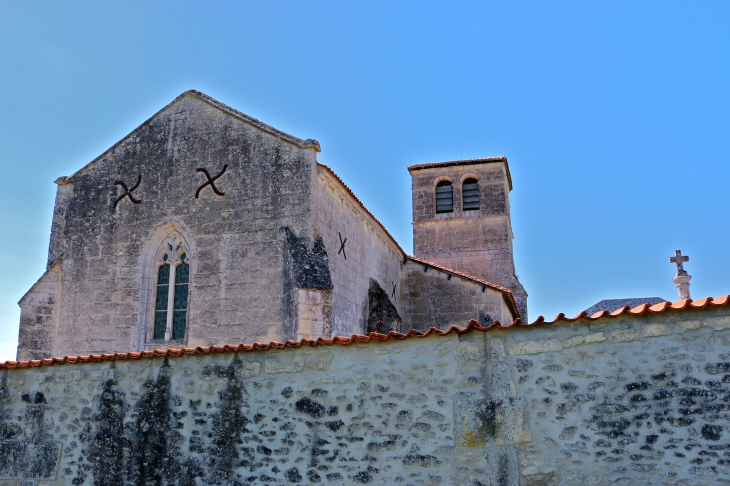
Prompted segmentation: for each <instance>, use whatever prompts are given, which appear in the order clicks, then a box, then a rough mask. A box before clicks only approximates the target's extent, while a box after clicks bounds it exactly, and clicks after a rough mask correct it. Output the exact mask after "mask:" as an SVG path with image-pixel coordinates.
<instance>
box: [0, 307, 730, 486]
mask: <svg viewBox="0 0 730 486" xmlns="http://www.w3.org/2000/svg"><path fill="white" fill-rule="evenodd" d="M729 344H730V309H728V308H727V307H723V308H718V309H711V308H706V309H704V310H684V311H671V310H668V311H666V312H664V313H662V314H651V313H645V314H643V315H641V316H638V317H631V316H626V315H623V316H621V317H618V318H601V319H599V320H595V321H589V320H586V319H584V320H581V321H577V322H575V323H559V324H555V325H552V326H551V325H544V324H542V325H541V324H538V325H535V326H533V327H523V326H516V327H512V328H510V329H508V330H500V329H491V330H489V331H488V332H481V331H479V330H476V329H473V330H471V331H469V332H467V333H465V334H461V335H459V334H456V333H449V334H447V335H445V336H436V335H431V336H429V337H426V338H420V339H419V338H410V339H406V340H394V339H391V340H389V341H387V342H376V341H374V340H373V341H371V342H369V343H359V342H354V343H353V344H352V345H349V346H343V345H341V344H333V345H331V346H324V345H320V346H317V347H308V346H304V347H301V348H299V349H292V348H288V349H283V350H275V349H272V350H270V351H265V352H264V351H255V352H249V351H240V352H230V351H229V352H226V353H224V354H217V353H213V354H210V355H207V356H206V355H205V354H197V355H183V356H180V357H169V358H162V357H158V358H155V359H148V358H143V359H141V360H136V361H135V360H129V361H122V360H119V361H115V362H110V361H103V362H98V363H88V364H66V365H55V366H42V367H35V368H34V367H30V368H23V369H4V370H0V485H3V486H5V485H8V486H9V485H12V486H16V485H22V486H30V485H38V484H78V485H81V484H226V485H228V484H234V485H245V484H250V485H253V484H256V485H280V484H337V485H342V484H386V485H390V484H404V485H409V484H410V485H439V484H448V485H472V486H478V485H490V486H502V485H518V484H519V485H564V484H565V485H567V484H589V485H614V484H629V485H631V484H668V485H673V484H682V485H704V484H726V483H728V482H730V467H728V465H729V464H728V461H729V460H730V445H729V444H730V430H728V423H730V422H729V421H728V408H730V405H729V403H730V355H728V348H729V346H728V345H729ZM232 349H235V348H232Z"/></svg>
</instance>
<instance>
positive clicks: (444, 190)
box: [436, 181, 454, 213]
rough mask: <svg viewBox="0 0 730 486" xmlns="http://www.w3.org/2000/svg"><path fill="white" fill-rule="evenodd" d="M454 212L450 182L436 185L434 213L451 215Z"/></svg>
mask: <svg viewBox="0 0 730 486" xmlns="http://www.w3.org/2000/svg"><path fill="white" fill-rule="evenodd" d="M453 211H454V191H453V188H452V187H451V182H449V181H441V182H439V183H438V184H436V212H437V213H451V212H453Z"/></svg>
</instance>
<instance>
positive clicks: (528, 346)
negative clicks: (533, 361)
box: [508, 339, 563, 356]
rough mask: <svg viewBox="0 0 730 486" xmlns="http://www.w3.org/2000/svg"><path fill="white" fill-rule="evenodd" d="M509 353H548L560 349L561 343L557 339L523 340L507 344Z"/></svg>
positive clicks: (561, 347)
mask: <svg viewBox="0 0 730 486" xmlns="http://www.w3.org/2000/svg"><path fill="white" fill-rule="evenodd" d="M508 349H509V354H510V355H512V356H519V355H522V354H537V353H548V352H551V351H560V350H561V349H563V344H562V343H561V342H560V341H558V340H557V339H545V340H541V341H523V342H516V343H512V344H510V345H509V346H508Z"/></svg>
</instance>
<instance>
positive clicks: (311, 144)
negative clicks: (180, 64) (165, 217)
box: [66, 89, 322, 182]
mask: <svg viewBox="0 0 730 486" xmlns="http://www.w3.org/2000/svg"><path fill="white" fill-rule="evenodd" d="M187 95H190V96H194V97H195V98H197V99H199V100H200V101H203V102H205V103H208V104H209V105H211V106H213V107H215V108H217V109H219V110H221V111H223V112H225V113H227V114H229V115H231V116H235V117H236V118H238V119H240V120H242V121H245V122H247V123H249V124H251V125H253V126H255V127H257V128H259V129H261V130H263V131H265V132H268V133H269V134H270V135H273V136H275V137H278V138H280V139H282V140H285V141H287V142H289V143H293V144H294V145H296V146H297V147H299V148H314V149H315V150H316V151H317V152H321V151H322V149H321V147H320V146H319V142H318V141H316V140H314V139H312V138H308V139H306V140H302V139H301V138H298V137H295V136H294V135H290V134H288V133H286V132H283V131H281V130H279V129H277V128H274V127H272V126H271V125H268V124H266V123H264V122H262V121H261V120H258V119H256V118H254V117H252V116H250V115H247V114H245V113H243V112H242V111H239V110H236V109H235V108H232V107H230V106H228V105H226V104H225V103H223V102H221V101H218V100H217V99H215V98H213V97H212V96H210V95H207V94H205V93H203V92H202V91H198V90H195V89H189V90H187V91H184V92H183V93H181V94H180V95H178V96H176V97H175V99H173V100H172V101H171V102H169V103H168V104H166V105H165V106H163V107H162V108H161V109H159V110H157V111H156V112H155V113H154V114H153V115H152V116H151V117H149V118H147V119H146V120H145V121H143V122H142V123H140V124H139V125H137V126H136V127H135V128H134V129H133V130H132V131H130V132H129V133H127V134H126V135H124V136H123V137H122V138H120V139H119V140H118V141H117V142H115V143H114V144H113V145H112V146H111V147H109V148H107V149H106V150H104V151H103V152H102V153H101V154H99V155H98V156H97V157H95V158H94V159H92V160H91V161H90V162H89V163H87V164H86V165H84V166H83V167H81V168H80V169H79V170H77V171H76V172H74V173H73V174H71V175H70V176H68V178H67V179H66V180H68V181H69V182H74V181H73V180H72V179H73V178H74V177H75V176H77V175H79V174H80V173H81V172H83V171H84V170H86V169H87V168H89V167H91V166H92V165H93V164H94V163H96V162H97V161H99V160H100V159H101V158H102V157H104V156H105V155H106V154H108V153H109V152H111V151H112V150H114V149H115V148H117V147H118V146H119V145H120V144H121V143H122V142H124V141H125V140H126V139H128V138H129V137H130V136H131V135H132V134H133V133H135V132H136V131H137V130H139V129H140V128H142V127H144V126H146V125H147V124H148V123H150V122H151V121H152V120H153V119H154V118H155V117H156V116H157V115H159V114H160V113H162V112H163V111H165V110H166V109H168V108H169V107H170V106H172V105H173V104H175V103H176V102H177V101H179V100H180V99H182V98H183V97H185V96H187Z"/></svg>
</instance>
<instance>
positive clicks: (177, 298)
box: [152, 231, 190, 341]
mask: <svg viewBox="0 0 730 486" xmlns="http://www.w3.org/2000/svg"><path fill="white" fill-rule="evenodd" d="M156 262H157V269H156V272H155V276H156V282H155V283H156V284H155V299H154V311H153V312H154V314H153V319H152V321H153V322H152V325H153V329H152V339H154V340H164V341H170V340H174V341H181V340H183V339H184V338H185V328H186V323H187V311H188V297H189V285H190V262H189V261H188V249H186V248H185V241H184V240H183V238H182V237H181V236H180V234H179V233H177V232H175V231H173V232H172V233H170V234H169V235H168V236H167V237H166V238H165V239H164V241H163V244H162V245H160V248H159V250H158V252H157V258H156Z"/></svg>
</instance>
